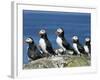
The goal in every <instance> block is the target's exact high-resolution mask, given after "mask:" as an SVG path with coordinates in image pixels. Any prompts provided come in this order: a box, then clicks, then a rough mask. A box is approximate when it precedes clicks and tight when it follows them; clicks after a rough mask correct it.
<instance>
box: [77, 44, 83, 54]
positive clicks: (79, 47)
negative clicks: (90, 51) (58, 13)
mask: <svg viewBox="0 0 100 80" xmlns="http://www.w3.org/2000/svg"><path fill="white" fill-rule="evenodd" d="M78 49H79V51H80V52H82V53H84V51H85V50H84V47H83V46H82V45H81V44H79V46H78Z"/></svg>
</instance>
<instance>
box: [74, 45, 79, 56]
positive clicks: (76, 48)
mask: <svg viewBox="0 0 100 80" xmlns="http://www.w3.org/2000/svg"><path fill="white" fill-rule="evenodd" d="M73 48H74V50H75V51H76V52H77V53H78V54H80V52H79V50H78V47H77V44H76V43H73Z"/></svg>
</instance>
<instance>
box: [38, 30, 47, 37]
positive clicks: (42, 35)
mask: <svg viewBox="0 0 100 80" xmlns="http://www.w3.org/2000/svg"><path fill="white" fill-rule="evenodd" d="M39 35H40V37H41V38H47V33H46V31H45V30H44V29H41V30H40V31H39Z"/></svg>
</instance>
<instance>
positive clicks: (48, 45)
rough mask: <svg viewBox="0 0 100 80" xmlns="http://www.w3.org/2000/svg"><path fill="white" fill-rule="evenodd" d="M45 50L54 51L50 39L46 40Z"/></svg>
mask: <svg viewBox="0 0 100 80" xmlns="http://www.w3.org/2000/svg"><path fill="white" fill-rule="evenodd" d="M46 50H47V51H48V52H49V53H54V51H53V48H52V45H51V43H50V41H49V40H48V41H46Z"/></svg>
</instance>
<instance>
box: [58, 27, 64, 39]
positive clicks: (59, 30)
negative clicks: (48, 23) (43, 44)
mask: <svg viewBox="0 0 100 80" xmlns="http://www.w3.org/2000/svg"><path fill="white" fill-rule="evenodd" d="M56 35H57V36H59V37H64V30H63V28H58V29H57V31H56Z"/></svg>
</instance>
